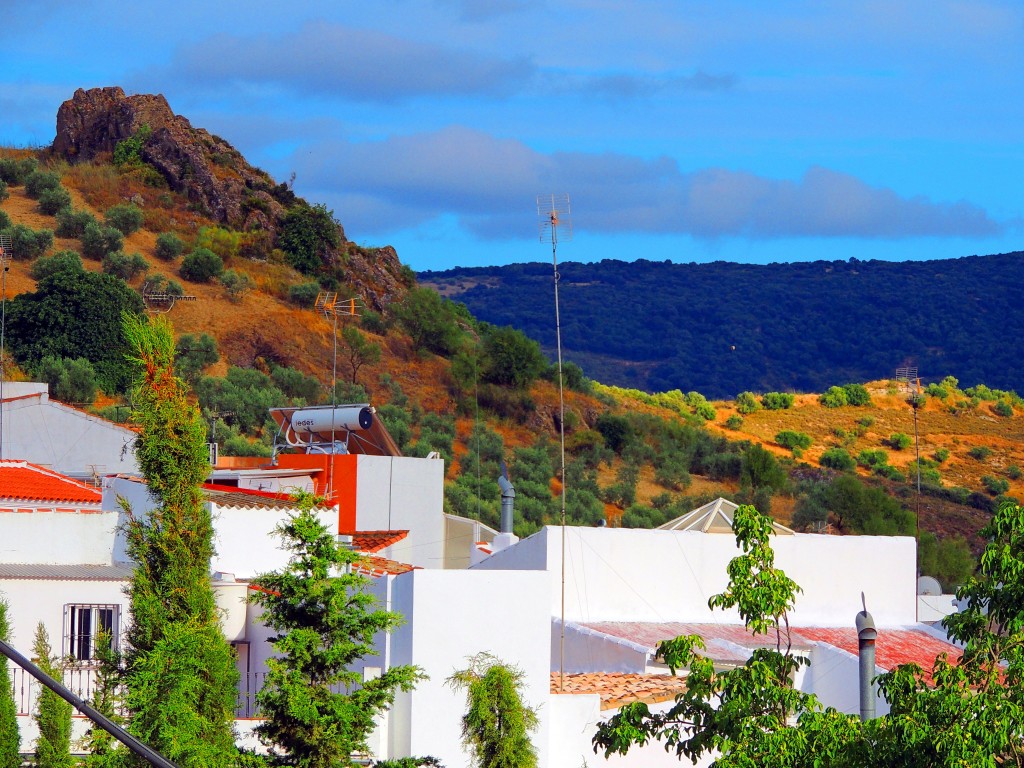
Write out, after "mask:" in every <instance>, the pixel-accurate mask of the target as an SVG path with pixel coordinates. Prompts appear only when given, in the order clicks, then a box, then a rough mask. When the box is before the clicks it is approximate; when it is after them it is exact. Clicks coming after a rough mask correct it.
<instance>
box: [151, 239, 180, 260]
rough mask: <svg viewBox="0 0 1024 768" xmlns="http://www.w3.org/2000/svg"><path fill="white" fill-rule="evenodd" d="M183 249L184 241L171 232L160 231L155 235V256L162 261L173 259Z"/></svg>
mask: <svg viewBox="0 0 1024 768" xmlns="http://www.w3.org/2000/svg"><path fill="white" fill-rule="evenodd" d="M184 250H185V241H183V240H182V239H181V238H180V237H178V236H177V235H176V234H174V233H173V232H162V233H161V234H159V235H157V237H156V251H155V252H156V257H157V258H158V259H161V260H163V261H174V260H175V259H176V258H178V257H179V256H181V254H182V252H183V251H184Z"/></svg>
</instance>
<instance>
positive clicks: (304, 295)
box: [288, 280, 320, 307]
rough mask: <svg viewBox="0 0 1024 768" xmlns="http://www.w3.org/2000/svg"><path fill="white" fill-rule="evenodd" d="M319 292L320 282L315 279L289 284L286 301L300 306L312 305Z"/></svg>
mask: <svg viewBox="0 0 1024 768" xmlns="http://www.w3.org/2000/svg"><path fill="white" fill-rule="evenodd" d="M319 294H320V283H318V282H317V281H316V280H311V281H309V282H308V283H299V284H297V285H292V286H289V288H288V301H290V302H291V303H292V304H298V305H299V306H300V307H312V306H313V303H314V302H315V301H316V297H317V296H318V295H319Z"/></svg>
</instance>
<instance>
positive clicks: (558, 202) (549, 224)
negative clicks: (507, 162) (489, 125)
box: [537, 194, 572, 690]
mask: <svg viewBox="0 0 1024 768" xmlns="http://www.w3.org/2000/svg"><path fill="white" fill-rule="evenodd" d="M571 215H572V209H571V208H570V207H569V195H568V194H564V195H555V194H551V195H537V216H538V218H539V219H540V222H539V228H540V240H541V242H542V243H543V242H549V241H550V243H551V265H552V268H553V270H554V278H555V345H556V348H557V350H558V437H559V443H560V446H559V447H560V452H561V472H562V491H561V493H560V494H559V495H560V499H561V512H562V515H561V523H562V526H561V527H562V621H561V635H560V637H559V639H558V690H562V688H563V686H564V685H565V488H566V483H567V478H566V476H565V389H564V386H563V382H562V318H561V314H560V310H559V306H558V279H559V275H558V236H559V228H562V238H563V239H564V240H570V239H572V220H571V219H570V216H571Z"/></svg>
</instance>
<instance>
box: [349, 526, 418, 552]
mask: <svg viewBox="0 0 1024 768" xmlns="http://www.w3.org/2000/svg"><path fill="white" fill-rule="evenodd" d="M340 535H342V536H346V535H347V536H351V537H352V546H353V547H354V548H355V550H356V551H357V552H366V553H371V554H372V553H373V552H380V551H381V550H382V549H387V548H388V547H390V546H391V545H392V544H397V543H398V542H400V541H401V540H402V539H404V538H405V537H406V536H408V535H409V531H341V532H340Z"/></svg>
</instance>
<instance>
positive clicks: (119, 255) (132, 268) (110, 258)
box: [102, 251, 149, 281]
mask: <svg viewBox="0 0 1024 768" xmlns="http://www.w3.org/2000/svg"><path fill="white" fill-rule="evenodd" d="M102 269H103V271H104V272H106V273H107V274H108V275H114V276H116V277H120V278H121V279H122V280H125V281H128V280H131V279H132V278H134V277H136V276H137V275H141V274H142V273H144V272H146V271H147V270H148V269H149V264H148V263H147V262H146V260H145V259H144V258H142V256H141V255H139V254H137V253H133V254H132V255H131V256H129V255H128V254H126V253H125V252H124V251H115V252H114V253H108V254H107V255H106V256H104V257H103V265H102Z"/></svg>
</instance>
